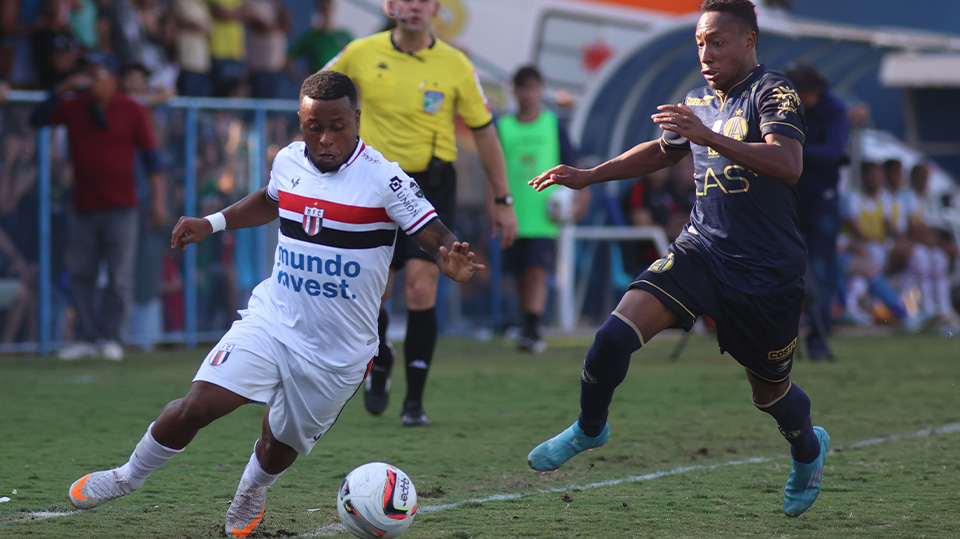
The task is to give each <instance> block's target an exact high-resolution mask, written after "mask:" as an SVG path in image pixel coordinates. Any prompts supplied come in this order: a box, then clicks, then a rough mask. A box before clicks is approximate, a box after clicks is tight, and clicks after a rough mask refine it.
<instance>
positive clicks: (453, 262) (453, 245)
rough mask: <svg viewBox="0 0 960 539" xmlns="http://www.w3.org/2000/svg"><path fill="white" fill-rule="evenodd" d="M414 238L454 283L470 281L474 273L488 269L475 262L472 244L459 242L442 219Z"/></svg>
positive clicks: (421, 230)
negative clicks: (471, 248)
mask: <svg viewBox="0 0 960 539" xmlns="http://www.w3.org/2000/svg"><path fill="white" fill-rule="evenodd" d="M412 237H413V239H414V240H415V241H416V242H417V243H418V244H419V245H420V247H422V248H423V250H424V251H426V252H427V253H429V254H430V256H432V257H433V258H434V260H436V261H437V265H438V266H440V271H442V272H443V274H444V275H446V276H447V277H449V278H451V279H453V280H454V281H457V282H460V283H462V282H465V281H468V280H470V278H471V277H473V274H474V273H476V272H478V271H481V270H483V269H486V266H484V265H483V264H477V263H476V262H474V261H473V257H474V256H475V255H474V253H473V251H471V250H470V244H469V243H466V242H463V243H461V242H459V241H457V237H456V236H454V235H453V232H450V230H449V229H447V227H446V226H445V225H444V224H443V223H442V222H440V219H434V220H432V221H430V222H429V223H427V224H426V226H424V227H423V228H421V229H420V230H419V231H417V233H416V234H414V235H413V236H412Z"/></svg>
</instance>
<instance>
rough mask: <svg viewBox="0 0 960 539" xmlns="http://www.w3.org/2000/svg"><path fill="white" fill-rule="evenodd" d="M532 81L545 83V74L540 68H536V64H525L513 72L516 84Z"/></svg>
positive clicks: (514, 83)
mask: <svg viewBox="0 0 960 539" xmlns="http://www.w3.org/2000/svg"><path fill="white" fill-rule="evenodd" d="M531 81H536V82H539V83H541V84H542V83H543V75H542V74H541V73H540V70H539V69H537V68H536V66H532V65H527V66H523V67H521V68H520V69H518V70H517V72H516V73H514V74H513V85H514V86H523V85H524V84H526V83H528V82H531Z"/></svg>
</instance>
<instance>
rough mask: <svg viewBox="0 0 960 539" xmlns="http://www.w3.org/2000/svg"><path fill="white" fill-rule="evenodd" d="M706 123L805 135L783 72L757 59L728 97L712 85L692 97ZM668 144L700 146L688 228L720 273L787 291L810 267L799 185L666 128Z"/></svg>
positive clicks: (731, 133)
mask: <svg viewBox="0 0 960 539" xmlns="http://www.w3.org/2000/svg"><path fill="white" fill-rule="evenodd" d="M683 104H684V105H686V106H687V107H689V108H690V109H691V110H692V111H693V112H694V113H695V114H696V115H697V117H699V118H700V120H701V121H702V122H703V124H704V125H706V126H707V127H708V128H710V129H712V130H713V131H714V132H716V133H722V134H723V135H724V136H727V137H730V138H733V139H736V140H741V141H744V142H763V137H764V135H766V134H768V133H776V134H779V135H784V136H787V137H791V138H795V139H797V140H799V141H800V142H801V143H803V142H804V130H805V127H804V123H803V109H802V107H801V105H800V99H799V97H798V96H797V91H796V90H795V89H794V87H793V85H792V84H790V81H788V80H787V78H786V77H784V76H783V75H782V74H780V73H777V72H775V71H767V70H766V68H765V67H764V66H763V65H759V66H757V67H756V68H755V69H754V70H753V71H752V72H751V73H750V75H749V76H748V77H747V78H746V79H744V80H743V81H741V82H739V83H737V84H736V85H735V86H734V87H733V89H732V90H731V91H730V92H729V93H727V95H726V97H725V98H721V97H720V96H718V95H717V93H716V91H714V90H713V89H712V88H710V87H709V86H703V87H701V88H697V89H695V90H692V91H691V92H690V93H688V94H687V96H686V98H685V99H684V103H683ZM660 144H661V145H662V146H663V147H664V148H666V149H678V150H681V149H682V150H689V151H691V152H693V162H694V166H695V172H694V180H695V181H696V184H697V191H696V192H697V201H696V203H695V204H694V207H693V211H692V213H691V215H690V226H688V227H687V228H686V229H685V230H684V232H683V234H684V235H691V236H693V237H694V238H695V239H696V241H698V242H700V243H701V244H703V246H704V247H705V249H704V251H705V252H706V253H707V254H708V256H709V259H710V260H709V262H710V265H711V268H712V269H713V271H714V274H715V276H716V278H718V279H719V280H720V281H721V282H723V283H726V284H728V285H730V286H733V287H736V288H737V289H739V290H741V291H743V292H746V293H749V294H755V295H770V294H780V293H783V292H785V291H787V290H789V289H791V288H793V287H795V286H796V285H797V283H798V282H799V281H800V279H802V278H803V273H804V271H805V269H806V248H805V247H804V244H803V239H802V238H801V237H800V233H799V231H798V229H797V209H796V206H797V191H796V189H795V188H794V187H792V186H787V185H784V184H782V183H780V182H778V181H776V180H774V179H772V178H769V177H766V176H762V175H759V174H757V173H756V172H754V171H752V170H749V169H747V168H746V167H744V166H742V165H739V164H737V163H735V162H733V161H732V160H730V159H728V158H726V157H724V156H723V155H720V154H719V153H717V152H716V151H714V150H713V149H712V148H709V147H707V146H700V145H698V144H693V143H691V142H690V141H688V140H687V139H685V138H684V137H682V136H680V135H678V134H676V133H673V132H672V131H664V134H663V137H662V138H661V140H660Z"/></svg>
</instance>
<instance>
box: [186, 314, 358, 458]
mask: <svg viewBox="0 0 960 539" xmlns="http://www.w3.org/2000/svg"><path fill="white" fill-rule="evenodd" d="M367 359H368V361H366V362H363V363H358V367H357V368H356V370H353V371H350V372H343V371H342V370H338V371H337V372H334V371H331V370H328V369H324V368H323V366H322V360H318V361H317V362H311V361H308V360H306V359H305V358H303V357H302V356H300V355H297V354H295V353H294V352H293V351H291V350H290V349H289V348H287V346H285V345H284V344H283V343H282V342H280V341H278V340H277V339H276V338H275V337H274V336H273V334H272V333H271V327H270V325H269V324H267V323H266V322H265V321H263V320H259V319H257V318H256V317H254V316H246V317H244V318H243V319H242V320H237V321H236V322H234V323H233V325H232V326H231V327H230V329H229V330H228V331H227V332H226V333H225V334H224V336H223V338H221V339H220V342H219V343H217V345H216V346H215V347H214V348H213V349H212V350H211V351H210V353H209V354H207V357H206V358H205V359H204V360H203V363H202V364H201V365H200V369H199V370H198V371H197V374H196V376H194V377H193V381H194V382H197V381H203V382H209V383H211V384H215V385H218V386H220V387H223V388H225V389H228V390H230V391H232V392H234V393H236V394H238V395H240V396H242V397H246V398H248V399H250V400H252V401H255V402H260V403H264V404H266V405H267V406H269V407H270V408H269V411H268V419H267V420H268V422H269V425H270V430H271V431H273V435H274V437H275V438H276V439H277V440H280V441H281V442H283V443H285V444H287V445H289V446H290V447H292V448H294V449H295V450H296V451H297V453H299V454H301V455H309V454H310V450H312V449H313V446H314V444H316V443H317V440H319V439H320V437H321V436H323V435H324V434H325V433H326V432H327V431H328V430H329V429H330V427H332V426H333V423H334V422H335V421H336V420H337V417H338V416H339V415H340V411H341V410H342V409H343V407H344V405H346V403H347V401H348V400H350V397H352V396H353V395H354V393H356V391H357V389H359V388H360V386H361V384H362V383H363V380H364V377H365V376H366V374H367V369H368V368H369V358H367Z"/></svg>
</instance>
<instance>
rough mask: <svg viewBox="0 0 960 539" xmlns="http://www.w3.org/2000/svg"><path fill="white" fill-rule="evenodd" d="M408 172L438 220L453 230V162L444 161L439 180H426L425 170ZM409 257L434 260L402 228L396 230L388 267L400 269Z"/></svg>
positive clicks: (454, 177) (454, 218)
mask: <svg viewBox="0 0 960 539" xmlns="http://www.w3.org/2000/svg"><path fill="white" fill-rule="evenodd" d="M408 174H409V175H410V177H411V178H413V179H414V180H415V181H416V182H417V184H419V185H420V189H422V190H423V195H424V196H425V197H426V198H427V200H428V201H430V203H431V204H433V207H434V208H435V209H436V210H437V216H438V217H439V218H440V221H442V222H443V224H444V225H445V226H446V227H447V228H448V229H450V230H453V226H454V222H455V221H456V217H457V169H456V168H455V167H454V166H453V163H444V164H443V165H442V168H441V170H440V176H439V178H440V181H439V182H436V181H434V182H430V181H428V177H427V176H428V173H427V172H417V173H414V174H410V173H408ZM433 183H436V185H433ZM411 258H419V259H421V260H428V261H430V262H435V260H434V258H433V257H432V256H430V255H429V254H427V252H426V251H424V250H423V249H421V248H420V246H419V245H417V242H416V241H414V240H413V239H412V238H410V237H409V236H407V235H406V234H404V233H403V231H402V230H401V231H398V232H397V243H396V245H395V246H394V249H393V260H392V261H391V262H390V269H394V270H399V269H402V268H403V266H404V265H405V264H406V263H407V260H410V259H411Z"/></svg>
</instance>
